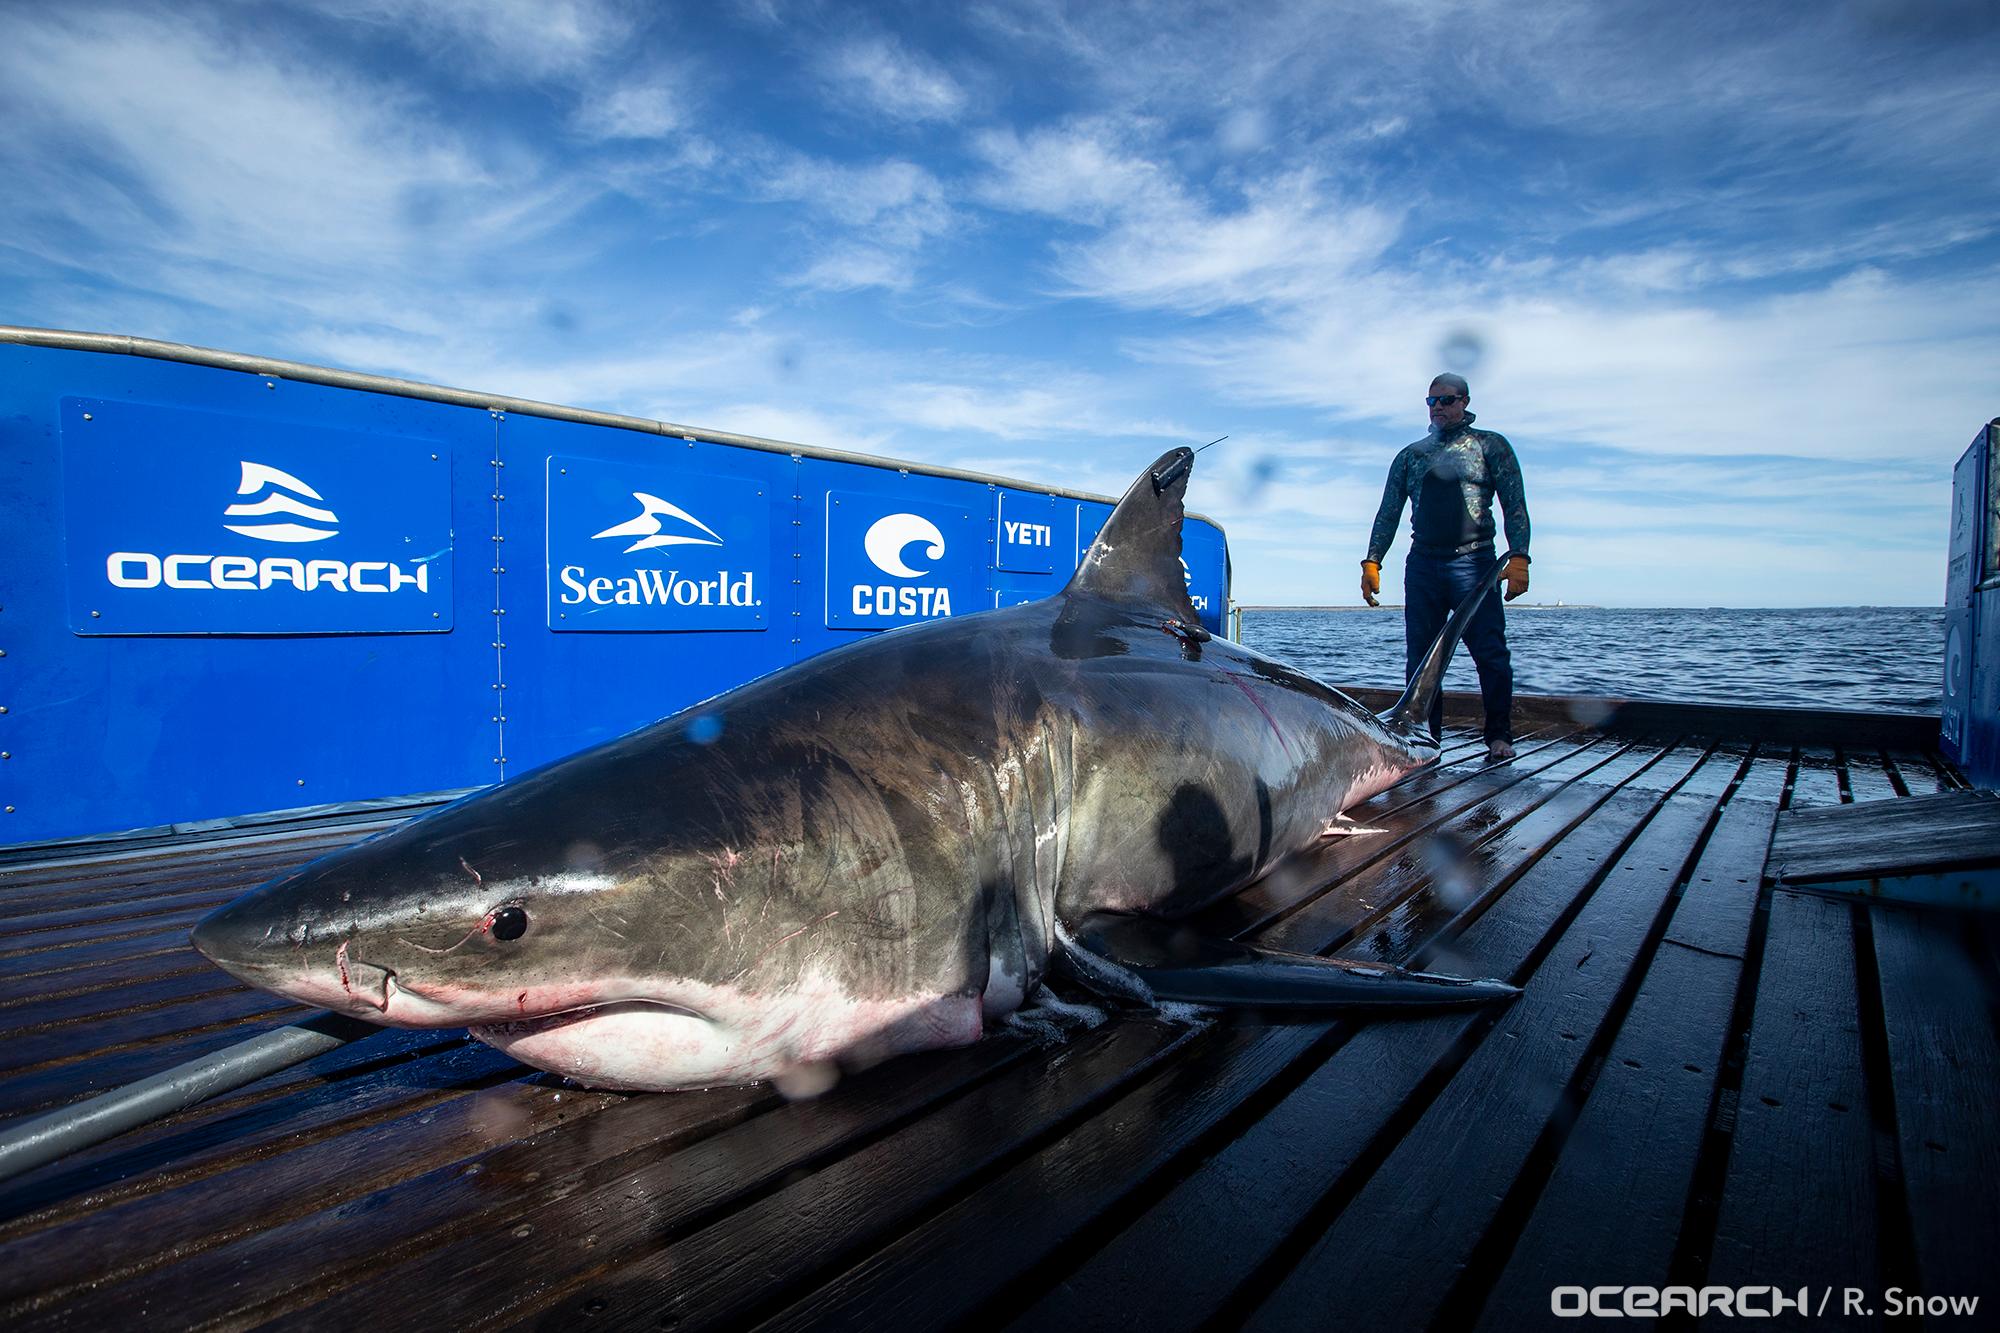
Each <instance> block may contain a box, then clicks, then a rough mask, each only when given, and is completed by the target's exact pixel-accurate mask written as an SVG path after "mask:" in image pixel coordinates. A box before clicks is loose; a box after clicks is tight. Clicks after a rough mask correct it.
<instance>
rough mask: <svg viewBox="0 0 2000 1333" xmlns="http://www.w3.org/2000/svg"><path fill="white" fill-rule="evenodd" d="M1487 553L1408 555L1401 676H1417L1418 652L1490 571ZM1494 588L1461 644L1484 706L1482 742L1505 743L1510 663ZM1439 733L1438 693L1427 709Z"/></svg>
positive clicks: (1511, 689)
mask: <svg viewBox="0 0 2000 1333" xmlns="http://www.w3.org/2000/svg"><path fill="white" fill-rule="evenodd" d="M1492 564H1493V554H1492V552H1491V551H1479V552H1475V553H1474V554H1472V555H1460V556H1442V557H1441V556H1427V555H1419V554H1417V553H1416V552H1414V551H1412V552H1411V553H1410V558H1409V559H1408V560H1407V561H1406V562H1405V563H1404V565H1403V644H1404V649H1405V658H1404V669H1403V678H1404V679H1405V680H1408V679H1409V678H1410V677H1412V676H1414V675H1416V674H1417V668H1418V667H1419V666H1420V665H1422V664H1423V660H1424V654H1425V653H1428V652H1429V651H1430V650H1431V644H1432V643H1433V642H1434V641H1436V639H1437V636H1438V631H1439V630H1441V629H1443V628H1444V623H1445V621H1447V620H1449V619H1451V613H1452V611H1453V609H1454V608H1456V607H1457V606H1458V604H1459V603H1460V602H1462V601H1464V600H1465V599H1466V598H1467V597H1468V596H1470V595H1471V593H1472V590H1473V587H1474V586H1475V585H1476V584H1477V583H1478V581H1479V576H1480V574H1481V573H1483V572H1484V571H1485V570H1487V569H1489V568H1491V567H1492ZM1500 608H1501V601H1500V593H1499V590H1498V589H1495V590H1494V591H1493V592H1492V593H1491V594H1489V595H1488V596H1487V598H1486V600H1485V601H1484V602H1483V603H1481V604H1480V607H1479V610H1478V611H1477V612H1476V613H1475V614H1474V615H1473V617H1472V623H1471V624H1470V625H1467V626H1466V627H1465V646H1466V648H1468V649H1469V650H1470V651H1471V653H1472V662H1473V665H1474V666H1477V667H1478V668H1479V697H1480V700H1481V702H1483V703H1484V704H1485V705H1486V739H1487V740H1489V741H1511V740H1512V739H1513V738H1514V728H1513V724H1512V720H1511V714H1512V713H1513V711H1514V662H1513V659H1512V658H1511V657H1509V656H1508V653H1507V616H1506V613H1505V612H1504V611H1502V610H1501V609H1500ZM1443 733H1444V691H1443V690H1439V691H1438V697H1437V702H1436V703H1434V704H1432V705H1431V735H1432V736H1442V735H1443Z"/></svg>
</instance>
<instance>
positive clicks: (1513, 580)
mask: <svg viewBox="0 0 2000 1333" xmlns="http://www.w3.org/2000/svg"><path fill="white" fill-rule="evenodd" d="M1500 576H1501V577H1502V578H1504V579H1506V580H1507V596H1506V600H1507V601H1510V602H1511V601H1513V600H1514V599H1515V598H1516V597H1519V596H1520V595H1521V594H1522V593H1524V592H1526V591H1527V590H1528V557H1527V556H1525V555H1517V556H1512V557H1509V559H1508V561H1507V567H1506V568H1505V569H1503V570H1501V571H1500Z"/></svg>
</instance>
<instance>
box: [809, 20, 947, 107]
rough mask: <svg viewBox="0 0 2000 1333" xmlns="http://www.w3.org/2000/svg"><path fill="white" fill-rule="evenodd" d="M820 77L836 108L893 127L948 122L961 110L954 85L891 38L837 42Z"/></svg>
mask: <svg viewBox="0 0 2000 1333" xmlns="http://www.w3.org/2000/svg"><path fill="white" fill-rule="evenodd" d="M823 71H824V74H825V77H826V80H827V82H828V83H829V85H831V93H832V96H833V97H834V99H835V101H836V103H837V104H839V105H843V106H847V105H852V104H853V102H854V101H855V100H858V102H859V104H860V109H862V110H864V111H869V112H872V113H874V114H876V115H880V116H883V117H885V118H887V119H890V120H895V121H908V122H918V121H951V120H956V119H957V118H958V116H959V115H960V113H961V112H963V111H964V110H965V107H966V95H965V91H964V90H963V89H962V88H960V87H959V85H958V82H957V80H955V79H953V78H952V77H951V75H950V74H948V73H946V72H945V71H944V70H943V69H942V68H940V67H939V66H938V65H937V64H935V63H933V62H932V61H931V60H929V59H927V58H926V57H924V56H922V55H919V54H918V53H916V52H914V51H911V50H910V49H909V48H908V47H906V46H904V45H903V44H902V43H901V42H899V41H896V40H895V39H894V38H890V37H865V38H857V39H854V40H850V41H846V42H842V43H841V44H840V45H838V46H836V47H835V48H834V49H833V50H832V52H831V53H829V54H828V56H827V57H826V59H825V62H824V64H823Z"/></svg>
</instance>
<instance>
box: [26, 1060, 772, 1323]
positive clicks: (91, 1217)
mask: <svg viewBox="0 0 2000 1333" xmlns="http://www.w3.org/2000/svg"><path fill="white" fill-rule="evenodd" d="M480 1083H481V1080H478V1079H474V1080H473V1081H472V1086H471V1087H470V1088H469V1089H465V1090H460V1091H459V1094H458V1095H455V1096H452V1097H451V1098H449V1099H448V1100H444V1101H441V1102H438V1103H436V1104H431V1105H426V1106H421V1107H419V1108H418V1109H417V1111H416V1112H415V1113H412V1114H402V1115H398V1116H396V1117H395V1118H392V1119H389V1120H387V1121H380V1122H377V1121H370V1120H368V1119H366V1118H362V1119H361V1120H360V1121H359V1123H353V1122H349V1123H346V1124H343V1125H340V1126H336V1127H335V1128H336V1132H334V1133H331V1134H328V1135H324V1136H322V1137H320V1138H318V1139H316V1140H313V1141H310V1142H308V1143H306V1144H305V1145H304V1146H289V1147H287V1146H283V1145H278V1146H277V1147H276V1148H275V1150H274V1151H272V1152H270V1153H269V1154H267V1155H264V1156H260V1157H257V1158H255V1159H253V1160H252V1161H250V1162H248V1163H246V1164H244V1165H242V1166H239V1167H237V1168H235V1169H233V1170H227V1171H222V1172H218V1173H215V1174H211V1175H207V1176H204V1177H201V1178H199V1179H197V1180H195V1181H192V1182H190V1183H187V1184H184V1185H181V1186H179V1187H177V1188H174V1189H172V1190H168V1191H165V1192H161V1193H150V1194H146V1195H144V1196H141V1197H138V1198H134V1199H131V1200H128V1201H126V1202H123V1203H121V1204H119V1205H116V1206H114V1207H111V1208H106V1209H100V1210H94V1211H92V1212H90V1213H88V1214H85V1215H83V1216H81V1217H77V1218H75V1219H73V1220H69V1221H67V1222H65V1223H63V1224H62V1225H59V1226H56V1227H53V1228H50V1229H49V1230H47V1231H44V1232H39V1233H36V1234H35V1235H34V1236H32V1237H30V1238H29V1240H28V1241H25V1242H17V1243H16V1244H14V1245H10V1247H9V1252H10V1256H12V1255H14V1254H16V1253H17V1252H18V1253H20V1254H23V1255H26V1256H29V1257H30V1258H32V1259H33V1260H35V1261H36V1262H28V1261H26V1260H23V1261H20V1262H17V1263H15V1264H12V1265H10V1267H9V1268H8V1269H7V1270H6V1271H4V1272H0V1292H4V1293H5V1296H6V1298H7V1299H6V1301H5V1303H0V1316H4V1317H5V1318H6V1320H7V1321H8V1322H9V1325H10V1327H21V1328H27V1327H42V1326H47V1327H109V1326H115V1325H117V1324H118V1322H119V1321H120V1318H121V1314H120V1312H121V1311H130V1310H133V1309H167V1308H171V1309H172V1310H173V1311H174V1317H175V1319H176V1320H177V1321H179V1322H182V1323H185V1324H189V1325H192V1324H198V1323H202V1322H204V1321H209V1320H216V1319H222V1318H225V1317H234V1318H236V1319H238V1320H239V1321H241V1320H248V1319H250V1318H251V1317H252V1315H253V1314H254V1313H255V1312H256V1311H259V1310H263V1311H264V1312H265V1313H267V1314H268V1313H277V1312H281V1311H282V1309H283V1308H285V1307H288V1306H291V1305H296V1304H300V1303H303V1302H304V1301H307V1300H309V1299H311V1297H312V1295H313V1294H315V1293H318V1292H322V1291H326V1290H330V1289H333V1288H336V1287H338V1286H339V1285H340V1280H341V1278H342V1277H343V1276H345V1277H346V1278H347V1279H348V1280H353V1279H354V1278H356V1277H358V1276H361V1275H363V1274H365V1273H366V1272H367V1271H368V1270H369V1269H371V1268H374V1267H379V1266H380V1264H381V1262H382V1259H383V1256H384V1255H385V1254H394V1253H410V1252H412V1250H411V1248H410V1247H411V1246H412V1245H413V1244H414V1242H415V1241H416V1240H417V1239H418V1238H420V1237H422V1236H424V1235H426V1234H430V1233H434V1232H438V1231H440V1230H443V1231H447V1232H448V1231H449V1230H450V1229H451V1228H453V1227H455V1226H460V1225H464V1224H465V1223H466V1221H467V1220H468V1219H477V1218H479V1217H481V1216H485V1215H490V1214H491V1213H492V1212H493V1211H494V1210H496V1209H503V1210H504V1209H508V1208H513V1207H517V1206H519V1205H521V1204H522V1203H523V1202H524V1201H527V1200H537V1196H538V1192H537V1191H536V1190H535V1189H534V1188H533V1187H534V1186H536V1185H538V1184H541V1183H542V1182H543V1180H544V1177H545V1176H546V1177H547V1178H548V1179H552V1180H567V1181H570V1182H572V1183H574V1180H575V1179H576V1178H577V1176H578V1175H579V1174H581V1175H584V1176H588V1174H589V1173H590V1172H591V1171H592V1170H595V1171H597V1172H599V1173H608V1174H610V1175H612V1176H616V1175H617V1174H619V1173H620V1172H621V1171H623V1170H625V1169H628V1168H629V1167H630V1166H631V1165H633V1164H634V1162H635V1160H637V1159H638V1158H640V1157H641V1156H643V1155H645V1154H647V1153H648V1152H649V1151H650V1152H653V1153H659V1152H664V1151H668V1150H670V1149H671V1148H672V1146H674V1144H675V1143H676V1142H678V1141H680V1140H684V1139H686V1138H688V1137H689V1136H699V1135H703V1134H706V1133H710V1132H713V1130H714V1129H715V1128H716V1127H717V1125H718V1123H726V1122H729V1121H731V1120H732V1119H735V1118H740V1117H741V1116H742V1115H744V1114H747V1113H748V1112H749V1111H751V1110H754V1109H755V1108H756V1107H758V1106H761V1105H768V1104H770V1103H771V1102H772V1101H773V1095H772V1094H771V1093H770V1092H769V1091H768V1090H767V1089H737V1090H732V1091H729V1092H723V1093H712V1094H699V1093H695V1094H683V1095H679V1096H675V1097H653V1098H643V1097H642V1098H637V1099H634V1098H632V1097H629V1096H627V1095H624V1094H619V1093H603V1092H599V1093H592V1092H580V1091H576V1090H568V1091H564V1090H561V1089H559V1088H556V1087H552V1086H549V1085H546V1084H543V1083H538V1082H523V1081H516V1080H511V1079H510V1080H509V1081H506V1082H503V1083H500V1084H498V1085H493V1086H480ZM340 1131H347V1132H340ZM578 1131H581V1132H578ZM539 1193H540V1196H541V1197H539V1199H538V1202H539V1204H540V1206H541V1207H543V1208H547V1207H549V1206H550V1205H551V1200H550V1199H549V1198H548V1197H547V1195H548V1193H549V1191H548V1189H547V1187H546V1186H545V1187H544V1189H543V1190H542V1191H540V1192H539ZM555 1197H556V1198H560V1194H559V1193H558V1194H557V1195H556V1196H555ZM392 1203H393V1205H394V1206H389V1205H391V1204H392ZM361 1219H365V1221H363V1220H361ZM163 1240H165V1241H166V1244H165V1245H164V1246H163V1244H162V1241H163ZM30 1246H32V1248H30ZM304 1256H310V1264H311V1272H312V1278H313V1280H312V1282H311V1283H310V1284H306V1285H307V1286H308V1287H309V1288H310V1290H307V1291H301V1290H299V1288H300V1286H301V1283H300V1281H299V1279H300V1275H301V1274H300V1261H301V1258H302V1257H304Z"/></svg>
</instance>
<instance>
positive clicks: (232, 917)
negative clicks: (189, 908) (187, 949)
mask: <svg viewBox="0 0 2000 1333" xmlns="http://www.w3.org/2000/svg"><path fill="white" fill-rule="evenodd" d="M276 935H277V932H276V931H275V930H273V929H272V928H271V921H270V918H269V917H268V916H265V915H264V914H263V913H258V912H252V911H248V910H246V903H245V900H244V899H241V898H239V899H237V900H236V901H235V902H233V903H230V904H228V905H227V906H225V907H220V908H217V909H216V910H215V911H213V912H210V913H209V914H208V915H207V916H205V917H203V918H202V919H201V920H200V921H199V922H198V923H196V925H195V928H194V929H193V930H191V931H189V932H188V941H189V942H190V943H191V944H193V945H194V947H195V949H196V951H197V952H199V953H200V954H201V956H202V957H204V958H206V959H208V961H209V962H211V963H214V964H215V965H216V966H217V967H219V968H221V969H222V970H223V971H225V972H227V973H229V975H230V976H232V977H235V978H237V979H238V980H239V981H249V980H250V979H251V978H250V977H249V976H247V975H246V973H247V972H250V971H253V970H256V969H257V967H258V965H259V963H261V962H268V961H269V960H271V959H275V958H276V957H278V955H279V952H280V951H281V950H284V949H287V948H289V947H290V943H291V942H290V941H288V940H283V939H278V938H276Z"/></svg>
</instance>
